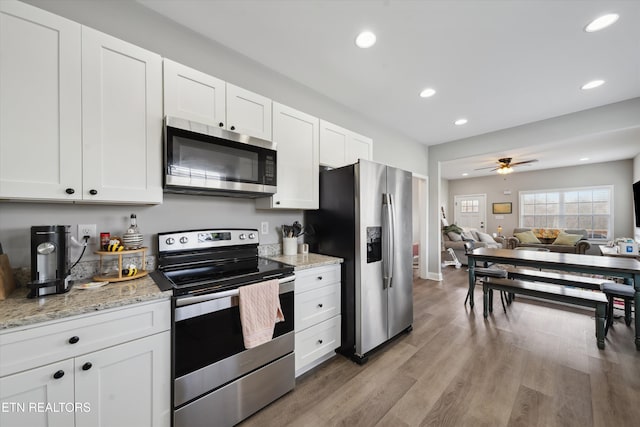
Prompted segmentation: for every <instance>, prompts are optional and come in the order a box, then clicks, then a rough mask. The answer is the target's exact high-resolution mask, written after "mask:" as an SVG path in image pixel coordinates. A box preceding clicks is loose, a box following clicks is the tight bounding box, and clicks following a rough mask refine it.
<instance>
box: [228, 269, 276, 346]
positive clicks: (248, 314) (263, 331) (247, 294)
mask: <svg viewBox="0 0 640 427" xmlns="http://www.w3.org/2000/svg"><path fill="white" fill-rule="evenodd" d="M279 291H280V284H279V282H278V279H274V280H269V281H266V282H260V283H256V284H253V285H246V286H240V288H238V292H239V298H240V302H239V304H240V323H241V324H242V336H243V338H244V346H245V348H252V347H257V346H259V345H260V344H263V343H265V342H267V341H270V340H271V338H273V329H274V328H275V325H276V323H277V322H282V321H284V315H283V314H282V308H281V307H280V296H279Z"/></svg>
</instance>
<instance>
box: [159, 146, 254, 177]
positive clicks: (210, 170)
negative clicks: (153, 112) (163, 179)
mask: <svg viewBox="0 0 640 427" xmlns="http://www.w3.org/2000/svg"><path fill="white" fill-rule="evenodd" d="M212 139H213V138H212ZM232 145H235V144H234V143H231V142H228V143H226V144H224V145H223V144H222V143H219V144H216V143H208V142H203V141H197V140H193V139H189V138H186V137H182V136H173V138H171V151H170V157H171V161H170V163H169V165H168V167H169V174H170V175H175V176H188V177H194V178H202V179H219V180H223V181H235V182H248V183H256V184H260V183H261V178H260V177H261V175H260V154H259V149H256V150H252V149H251V147H242V148H237V147H233V146H232ZM237 145H241V144H237Z"/></svg>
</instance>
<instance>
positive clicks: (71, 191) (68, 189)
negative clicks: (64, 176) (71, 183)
mask: <svg viewBox="0 0 640 427" xmlns="http://www.w3.org/2000/svg"><path fill="white" fill-rule="evenodd" d="M64 192H65V193H67V194H73V193H75V192H76V190H74V189H73V188H67V189H66V190H64Z"/></svg>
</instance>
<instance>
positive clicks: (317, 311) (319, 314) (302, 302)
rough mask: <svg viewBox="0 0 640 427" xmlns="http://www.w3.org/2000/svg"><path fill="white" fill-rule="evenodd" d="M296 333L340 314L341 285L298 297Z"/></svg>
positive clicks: (303, 293)
mask: <svg viewBox="0 0 640 427" xmlns="http://www.w3.org/2000/svg"><path fill="white" fill-rule="evenodd" d="M295 301H296V302H295V304H296V309H295V317H296V323H295V325H296V332H299V331H302V330H304V329H307V328H308V327H309V326H313V325H315V324H316V323H320V322H324V321H325V320H327V319H330V318H332V317H333V316H335V315H336V314H340V283H334V284H332V285H329V286H323V287H322V288H318V289H313V290H311V291H307V292H302V293H299V294H297V295H296V299H295Z"/></svg>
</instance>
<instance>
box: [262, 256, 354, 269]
mask: <svg viewBox="0 0 640 427" xmlns="http://www.w3.org/2000/svg"><path fill="white" fill-rule="evenodd" d="M263 258H268V259H272V260H274V261H280V262H283V263H285V264H289V265H292V266H294V267H295V270H305V269H307V268H314V267H320V266H323V265H331V264H340V263H342V262H343V261H344V260H343V259H342V258H336V257H332V256H328V255H320V254H312V253H310V254H304V255H303V254H297V255H272V256H265V257H263Z"/></svg>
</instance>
